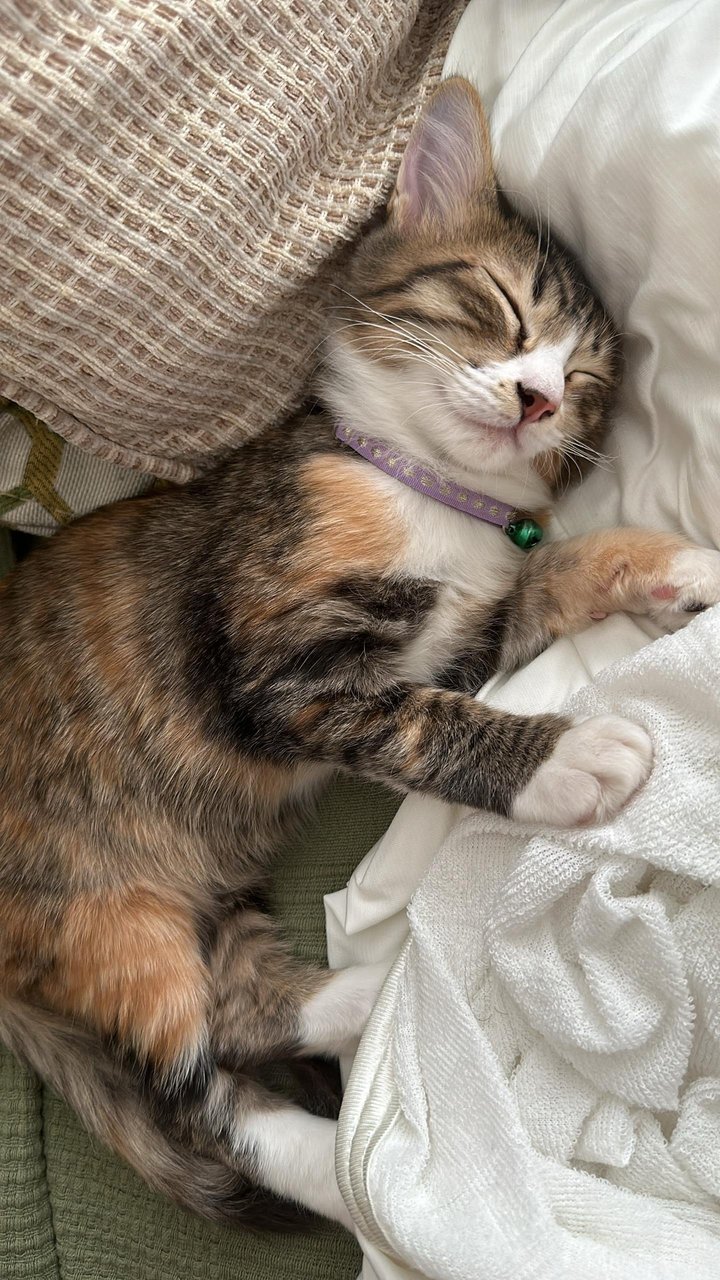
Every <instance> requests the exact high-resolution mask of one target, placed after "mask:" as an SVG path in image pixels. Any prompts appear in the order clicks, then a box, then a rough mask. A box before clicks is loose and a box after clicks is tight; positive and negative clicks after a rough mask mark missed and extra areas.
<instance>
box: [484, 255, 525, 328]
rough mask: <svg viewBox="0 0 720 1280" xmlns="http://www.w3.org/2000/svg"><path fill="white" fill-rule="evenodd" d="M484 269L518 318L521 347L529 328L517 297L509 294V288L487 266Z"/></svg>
mask: <svg viewBox="0 0 720 1280" xmlns="http://www.w3.org/2000/svg"><path fill="white" fill-rule="evenodd" d="M483 270H484V272H485V274H486V275H487V276H489V277H490V279H491V280H492V282H493V284H494V285H495V288H496V289H497V291H498V293H499V294H500V295H501V297H503V298H504V299H505V301H506V303H507V305H508V306H509V308H510V310H511V311H512V313H513V315H514V316H515V319H516V320H517V322H518V329H519V332H518V339H517V340H518V346H519V347H521V346H522V345H523V343H524V342H525V340H526V339H527V329H526V328H525V324H524V322H523V318H522V314H521V312H520V308H519V306H518V304H517V302H516V301H515V299H514V298H513V297H512V296H511V294H509V293H508V291H507V289H505V288H504V287H503V286H502V285H501V284H500V281H499V280H496V278H495V276H494V275H493V273H492V271H488V269H487V267H484V268H483Z"/></svg>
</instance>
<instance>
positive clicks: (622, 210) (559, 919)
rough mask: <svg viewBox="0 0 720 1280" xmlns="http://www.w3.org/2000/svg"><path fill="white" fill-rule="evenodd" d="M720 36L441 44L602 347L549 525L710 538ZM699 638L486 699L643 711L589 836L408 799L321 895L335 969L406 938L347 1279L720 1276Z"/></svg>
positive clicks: (509, 9)
mask: <svg viewBox="0 0 720 1280" xmlns="http://www.w3.org/2000/svg"><path fill="white" fill-rule="evenodd" d="M719 41H720V13H719V12H718V7H717V3H716V0H565V2H564V3H558V0H514V3H513V4H512V5H508V4H507V3H506V0H472V2H471V4H470V5H469V6H468V9H467V11H466V14H465V17H464V18H463V21H462V22H461V24H460V27H459V28H458V32H457V34H456V36H455V38H454V40H453V43H452V45H451V48H450V52H449V55H448V61H447V65H446V73H447V74H450V73H452V72H456V71H459V72H461V73H463V74H465V75H467V76H468V77H469V78H470V79H472V80H474V82H475V83H476V84H477V86H478V88H479V89H480V91H481V93H482V94H483V96H484V98H485V101H486V103H487V104H488V106H489V107H490V108H491V127H492V133H493V138H494V143H495V148H496V153H497V156H498V168H499V173H500V177H501V181H502V183H503V185H504V186H505V188H506V189H507V190H508V191H510V192H511V193H512V195H513V198H514V199H516V200H517V201H518V202H519V203H521V204H522V205H523V206H524V207H525V208H526V209H527V210H528V212H529V214H530V216H532V214H533V210H534V209H535V208H537V209H539V211H540V212H541V213H542V216H543V217H544V218H549V220H550V222H551V224H552V226H553V227H554V228H555V229H556V231H559V232H560V234H561V235H562V236H563V237H564V238H565V240H566V241H567V242H568V243H569V245H570V246H571V247H572V248H573V249H574V250H575V251H576V252H577V253H578V254H579V256H580V258H581V260H582V261H583V262H584V264H585V266H586V268H587V270H588V272H589V274H590V276H591V278H592V279H593V281H594V282H595V283H596V284H597V285H598V287H600V288H601V291H602V293H603V295H604V296H605V298H606V299H607V301H608V303H609V305H610V307H611V309H612V311H613V313H614V315H615V317H616V319H617V320H618V321H619V324H620V327H621V329H622V330H623V332H624V334H625V353H626V376H625V381H624V389H623V393H622V396H621V399H620V403H619V406H618V412H617V418H616V422H617V425H616V428H615V431H614V433H613V436H612V438H611V442H610V446H609V450H608V451H609V454H610V456H611V469H610V470H609V471H606V470H598V471H597V472H595V473H594V474H593V475H592V476H591V477H590V478H589V479H588V480H587V481H586V482H584V483H583V485H582V486H581V487H580V488H579V489H578V490H577V491H576V492H575V493H574V494H573V495H572V496H571V498H570V499H569V501H567V502H566V503H565V504H564V506H563V507H562V509H561V511H560V513H559V520H558V524H557V527H556V530H555V533H556V534H558V533H559V534H563V533H565V534H573V533H577V532H582V531H586V530H589V529H592V528H598V527H602V526H608V525H617V524H620V523H637V524H642V525H645V526H647V527H658V528H669V529H679V530H683V531H684V532H685V533H687V534H688V535H689V536H690V537H692V538H693V539H695V540H696V541H699V542H701V543H703V544H705V545H708V546H713V545H715V546H719V545H720V503H718V501H717V494H718V483H719V479H720V395H719V394H718V388H719V387H720V355H719V353H720V307H718V298H720V254H719V253H718V251H717V246H718V239H717V234H718V233H717V213H716V210H717V207H718V197H719V196H720V70H719V69H718V68H719V66H720V64H719V63H718V59H717V56H716V51H717V48H718V42H719ZM719 629H720V618H719V617H718V611H717V610H716V611H714V613H713V614H712V615H709V616H707V617H705V618H702V619H699V620H698V621H696V622H694V623H693V624H692V626H691V627H690V628H689V629H688V630H687V631H686V632H683V633H681V634H679V635H678V636H676V637H673V638H672V639H669V640H663V641H662V642H660V643H659V644H658V645H657V646H653V647H650V648H644V651H643V652H642V653H639V652H638V651H639V650H640V649H642V648H643V646H647V645H648V641H649V640H652V639H653V638H654V637H655V636H656V635H657V632H656V631H654V630H653V628H652V627H651V625H650V624H649V623H647V622H645V621H644V620H642V619H630V618H626V617H621V616H619V617H614V618H609V619H608V620H607V621H605V622H602V623H600V624H598V625H596V626H594V627H593V628H592V629H591V630H589V631H587V632H585V633H584V634H583V635H581V636H578V637H575V638H573V639H567V640H563V641H561V642H559V643H558V644H556V645H554V646H553V647H552V648H551V649H550V650H549V651H548V652H547V653H545V654H543V655H542V656H541V657H540V658H538V659H537V660H536V661H535V662H534V663H532V664H531V665H530V666H529V667H528V668H527V669H526V670H524V671H522V672H519V673H518V674H516V675H514V676H513V677H512V678H511V680H509V681H506V680H503V679H499V680H497V681H494V682H492V685H491V686H490V687H488V688H486V689H485V690H484V691H483V692H482V695H481V696H483V697H484V698H486V699H487V700H488V701H491V702H492V703H493V704H494V705H498V706H506V707H508V708H509V709H512V710H518V711H535V710H545V709H559V708H560V707H562V706H563V704H564V703H565V701H566V699H567V698H568V697H570V696H571V695H574V694H577V691H578V690H581V689H582V688H583V686H586V685H588V684H589V683H590V682H592V681H594V680H599V686H598V690H596V691H592V690H590V691H588V692H586V693H584V694H580V695H579V697H580V702H579V703H578V704H577V705H578V706H585V707H586V708H587V709H591V708H592V707H593V706H594V705H595V703H596V702H598V705H602V706H610V705H612V706H613V707H614V708H615V709H621V710H624V711H625V712H626V713H628V714H631V715H635V716H636V718H638V719H639V720H640V721H641V722H642V723H647V724H648V725H649V726H650V728H651V730H652V732H653V735H654V736H655V737H656V745H657V749H658V764H657V767H656V770H655V773H654V774H653V779H652V781H651V783H650V784H649V787H648V789H647V790H646V791H645V792H644V793H643V796H641V797H639V798H638V801H637V802H636V803H635V805H634V806H633V808H632V809H631V810H629V811H628V814H627V815H626V816H625V817H623V818H622V819H621V820H620V821H619V822H618V823H617V824H615V825H613V827H612V828H607V829H604V830H603V831H601V832H598V833H595V836H594V837H592V838H591V837H590V836H589V834H588V833H585V834H584V835H582V836H571V837H567V838H566V837H564V836H563V837H559V838H556V837H555V836H552V837H550V838H547V837H542V836H540V835H535V836H531V835H530V834H528V833H527V832H525V833H524V834H523V833H519V832H518V831H517V830H515V831H513V830H512V829H511V828H510V827H509V825H508V824H504V823H502V822H499V821H494V820H488V819H485V818H483V817H481V816H480V815H474V814H473V815H468V814H467V813H466V812H464V811H461V810H459V809H454V808H452V807H450V806H446V805H442V804H440V803H438V802H435V801H432V800H428V799H425V798H421V797H416V796H414V797H409V798H408V799H407V800H406V801H405V802H404V804H403V805H402V807H401V809H400V811H399V813H398V815H397V817H396V819H395V821H394V822H393V824H392V826H391V827H390V830H389V831H388V833H387V834H386V836H385V837H384V838H383V839H382V840H381V841H380V843H379V844H378V846H377V847H376V848H375V849H374V850H372V851H371V853H370V854H369V855H368V857H367V858H365V859H364V861H363V863H361V865H360V867H359V868H358V869H357V871H356V873H355V875H354V876H353V877H352V879H351V881H350V884H349V885H348V887H347V889H346V890H344V891H342V893H339V894H333V895H330V896H329V898H328V899H327V900H326V908H327V929H328V949H329V955H330V959H331V963H333V964H334V965H343V964H348V963H352V962H353V961H358V960H376V959H380V958H387V959H388V960H390V959H392V957H394V956H397V955H398V952H399V951H401V949H402V948H403V947H404V950H402V954H401V956H400V959H399V960H398V961H397V964H396V967H395V969H394V970H393V972H392V974H391V977H390V979H389V981H388V983H387V985H386V988H385V991H384V993H383V996H382V997H381V1000H380V1003H379V1005H378V1007H377V1009H376V1011H375V1013H374V1015H373V1019H372V1022H371V1025H370V1028H369V1031H368V1034H367V1035H366V1037H365V1039H364V1041H363V1044H362V1046H361V1050H360V1053H359V1055H358V1058H357V1060H356V1062H355V1065H354V1068H353V1072H352V1075H351V1077H350V1081H349V1085H348V1090H347V1094H346V1100H345V1104H344V1108H343V1115H342V1118H341V1132H340V1140H339V1143H338V1153H337V1155H338V1159H337V1167H338V1174H339V1177H340V1180H341V1185H342V1187H343V1190H344V1194H345V1195H346V1197H347V1199H348V1203H349V1204H350V1205H351V1206H352V1208H353V1212H354V1214H355V1215H356V1217H357V1220H358V1222H360V1223H362V1224H363V1232H362V1237H363V1244H364V1249H365V1264H364V1270H363V1277H364V1280H375V1278H377V1280H409V1278H410V1277H422V1276H427V1277H431V1276H432V1277H435V1276H437V1277H443V1280H446V1278H449V1277H459V1278H460V1277H462V1278H463V1280H465V1278H466V1277H468V1278H469V1277H473V1278H477V1280H506V1278H507V1280H526V1278H530V1277H532V1278H533V1280H565V1277H568V1278H569V1277H570V1276H572V1277H573V1280H574V1278H575V1277H579V1276H583V1277H587V1278H588V1280H594V1277H596V1276H597V1277H598V1280H600V1277H602V1280H605V1278H606V1277H608V1278H609V1280H612V1278H613V1277H618V1278H619V1277H621V1276H622V1277H623V1280H625V1278H626V1277H627V1280H636V1277H637V1278H638V1280H645V1277H647V1278H648V1280H649V1278H650V1277H652V1278H653V1280H665V1277H668V1278H670V1277H672V1280H680V1278H681V1277H682V1280H705V1278H706V1277H707V1280H710V1277H711V1276H712V1277H713V1278H714V1280H716V1278H717V1277H718V1276H720V1253H718V1248H719V1247H720V1246H719V1245H718V1240H717V1231H718V1223H719V1222H720V1218H719V1217H718V1203H717V1199H716V1197H717V1196H718V1193H719V1192H720V1183H719V1181H718V1173H719V1171H720V1096H719V1095H718V1057H717V1053H718V1039H717V1035H718V1025H719V1013H718V1004H717V997H716V996H715V994H714V992H715V991H716V990H718V983H717V976H718V975H717V970H716V965H717V960H716V957H717V954H718V952H719V951H720V947H719V946H718V942H719V940H720V934H719V931H718V925H719V924H720V917H719V915H718V905H717V903H718V897H717V894H718V888H717V879H718V872H717V864H718V860H720V853H719V852H718V850H719V849H720V812H719V808H718V806H719V805H720V800H719V799H718V785H717V784H718V777H717V761H718V759H719V758H720V755H719V753H718V747H719V746H720V742H718V732H719V727H718V726H719V721H720V711H719V710H718V693H717V689H718V675H720V671H719V669H718V654H719V648H718V646H719V644H720V641H719V639H718V634H719ZM632 655H636V656H635V657H633V656H632ZM623 660H627V665H626V666H625V667H623V666H622V662H623ZM617 663H620V664H621V665H620V667H618V666H617V665H616V666H615V667H614V673H618V674H617V675H616V674H614V673H613V675H612V683H611V684H607V683H605V679H606V677H604V676H602V675H601V673H602V672H603V671H605V670H606V669H607V668H608V667H610V666H611V664H617ZM592 839H595V840H596V841H598V842H599V843H592ZM588 841H589V843H588ZM418 886H421V887H420V888H419V889H418ZM413 894H415V897H414V899H413V903H412V906H411V909H410V912H409V919H408V911H407V904H408V902H409V900H410V899H411V898H412V896H413ZM408 928H409V929H410V936H409V939H408ZM406 939H407V941H406ZM683 1064H685V1067H683ZM390 1254H394V1255H395V1260H393V1259H392V1258H391V1257H390Z"/></svg>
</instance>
